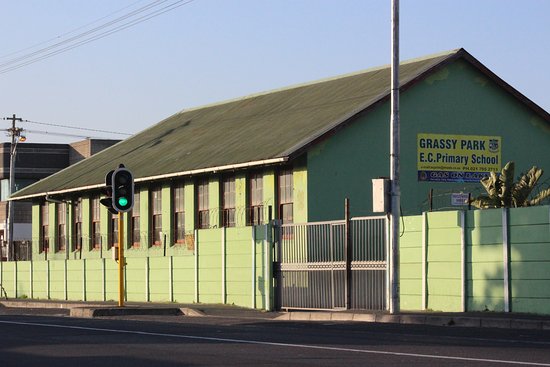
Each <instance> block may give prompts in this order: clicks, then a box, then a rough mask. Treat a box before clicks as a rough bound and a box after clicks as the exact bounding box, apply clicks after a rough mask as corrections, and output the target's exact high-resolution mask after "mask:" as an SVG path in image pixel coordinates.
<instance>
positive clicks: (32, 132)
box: [24, 129, 105, 139]
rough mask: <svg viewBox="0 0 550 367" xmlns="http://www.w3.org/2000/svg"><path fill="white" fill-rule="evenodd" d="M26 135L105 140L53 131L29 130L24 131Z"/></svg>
mask: <svg viewBox="0 0 550 367" xmlns="http://www.w3.org/2000/svg"><path fill="white" fill-rule="evenodd" d="M24 131H25V133H29V134H40V135H57V136H66V137H69V138H83V139H105V138H102V137H98V136H89V135H78V134H67V133H58V132H53V131H43V130H27V129H24Z"/></svg>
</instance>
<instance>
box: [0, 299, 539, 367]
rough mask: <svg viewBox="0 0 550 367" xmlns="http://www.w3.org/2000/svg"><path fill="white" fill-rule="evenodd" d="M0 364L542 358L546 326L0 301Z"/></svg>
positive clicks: (79, 366) (434, 362) (418, 362)
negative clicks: (83, 314)
mask: <svg viewBox="0 0 550 367" xmlns="http://www.w3.org/2000/svg"><path fill="white" fill-rule="evenodd" d="M0 366H2V367H8V366H56V367H64V366H70V367H87V366H94V367H95V366H100V367H105V366H117V367H123V366H132V367H139V366H155V367H157V366H316V367H318V366H344V367H349V366H446V367H448V366H484V367H487V366H550V331H549V330H547V331H544V330H539V331H535V330H525V331H523V330H509V329H505V330H499V329H478V328H456V327H435V326H423V325H398V324H372V323H335V322H307V323H306V322H302V323H300V322H288V321H274V320H267V319H250V318H248V319H244V318H231V317H185V316H162V317H151V316H146V317H137V316H136V317H132V318H129V317H124V318H103V319H76V318H69V317H67V316H66V312H65V311H63V310H42V311H40V310H29V309H26V310H16V309H7V308H0Z"/></svg>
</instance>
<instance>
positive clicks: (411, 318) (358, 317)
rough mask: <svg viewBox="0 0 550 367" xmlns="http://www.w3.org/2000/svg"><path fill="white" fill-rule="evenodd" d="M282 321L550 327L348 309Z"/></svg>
mask: <svg viewBox="0 0 550 367" xmlns="http://www.w3.org/2000/svg"><path fill="white" fill-rule="evenodd" d="M275 320H280V321H325V322H326V321H334V322H350V321H353V322H365V323H387V324H409V325H411V324H416V325H428V326H448V327H453V326H454V327H469V328H470V327H474V328H480V327H482V328H497V329H520V330H521V329H523V330H550V320H530V319H505V318H491V317H487V318H483V317H468V316H445V315H442V316H437V315H407V314H403V315H387V314H369V313H344V312H307V311H306V312H303V311H299V312H296V311H294V312H286V313H285V314H283V315H281V316H279V317H276V318H275Z"/></svg>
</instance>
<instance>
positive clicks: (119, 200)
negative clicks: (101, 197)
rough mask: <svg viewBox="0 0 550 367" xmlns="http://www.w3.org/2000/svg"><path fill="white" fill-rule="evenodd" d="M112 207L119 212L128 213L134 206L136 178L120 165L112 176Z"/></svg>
mask: <svg viewBox="0 0 550 367" xmlns="http://www.w3.org/2000/svg"><path fill="white" fill-rule="evenodd" d="M111 186H112V190H113V196H112V205H113V208H114V209H115V210H116V211H117V212H128V211H130V210H131V209H132V207H133V206H134V176H132V172H130V171H129V170H127V169H126V168H124V166H123V165H120V167H119V168H117V169H116V170H115V171H114V172H113V175H112V181H111Z"/></svg>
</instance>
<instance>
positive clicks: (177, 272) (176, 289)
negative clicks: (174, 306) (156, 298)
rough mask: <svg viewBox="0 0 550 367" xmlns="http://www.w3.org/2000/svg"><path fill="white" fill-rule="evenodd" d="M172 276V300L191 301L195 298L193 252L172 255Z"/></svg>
mask: <svg viewBox="0 0 550 367" xmlns="http://www.w3.org/2000/svg"><path fill="white" fill-rule="evenodd" d="M172 261H173V263H172V277H173V279H174V283H173V294H174V302H179V303H193V302H194V300H195V258H194V256H193V254H192V253H191V254H189V255H186V256H174V257H173V260H172Z"/></svg>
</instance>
